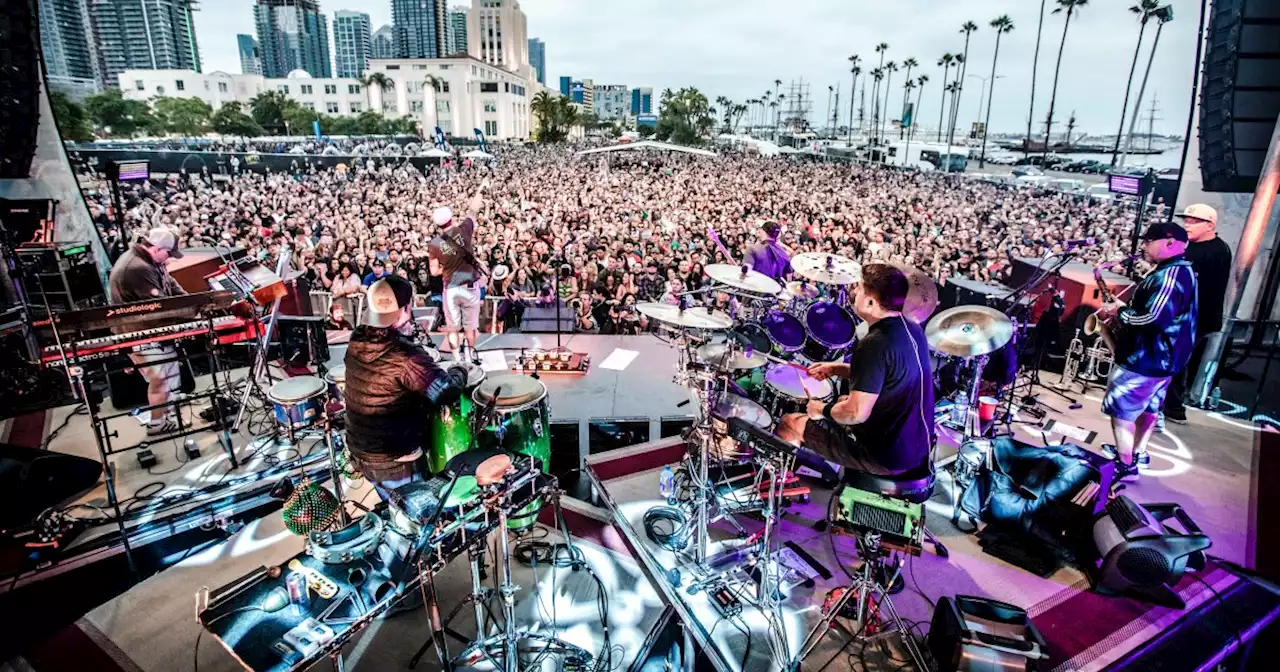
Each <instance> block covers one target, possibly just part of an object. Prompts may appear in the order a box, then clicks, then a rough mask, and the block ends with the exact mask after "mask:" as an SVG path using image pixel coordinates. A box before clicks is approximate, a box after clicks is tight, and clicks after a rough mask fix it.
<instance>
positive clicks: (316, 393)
mask: <svg viewBox="0 0 1280 672" xmlns="http://www.w3.org/2000/svg"><path fill="white" fill-rule="evenodd" d="M324 393H325V383H324V381H323V380H320V379H319V378H317V377H315V376H298V377H296V378H285V379H284V380H282V381H280V382H278V383H276V384H274V385H272V386H271V390H270V391H268V392H267V398H268V399H270V400H271V403H272V404H273V405H274V406H275V414H276V422H278V423H280V425H281V426H283V427H290V428H293V429H301V428H303V427H310V426H311V425H312V424H314V423H315V421H316V420H317V419H319V418H320V412H321V410H322V409H323V407H324V396H325V395H324Z"/></svg>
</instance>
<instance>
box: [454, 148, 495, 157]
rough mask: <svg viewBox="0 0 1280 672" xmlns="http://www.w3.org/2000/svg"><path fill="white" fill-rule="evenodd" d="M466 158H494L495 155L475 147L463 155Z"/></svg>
mask: <svg viewBox="0 0 1280 672" xmlns="http://www.w3.org/2000/svg"><path fill="white" fill-rule="evenodd" d="M462 156H463V158H466V159H492V158H493V155H492V154H490V153H489V152H486V151H484V150H480V149H473V150H471V151H469V152H467V153H466V154H463V155H462Z"/></svg>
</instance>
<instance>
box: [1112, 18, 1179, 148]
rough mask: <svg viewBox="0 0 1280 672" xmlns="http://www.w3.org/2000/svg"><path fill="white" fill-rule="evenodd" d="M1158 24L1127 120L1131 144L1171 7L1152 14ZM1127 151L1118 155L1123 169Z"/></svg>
mask: <svg viewBox="0 0 1280 672" xmlns="http://www.w3.org/2000/svg"><path fill="white" fill-rule="evenodd" d="M1153 15H1154V16H1155V17H1156V19H1158V20H1159V23H1158V24H1157V25H1156V38H1155V39H1154V40H1152V42H1151V54H1150V55H1149V56H1148V57H1147V70H1146V72H1144V73H1143V74H1142V83H1141V84H1139V85H1138V99H1137V100H1135V101H1133V116H1132V117H1131V118H1130V119H1129V134H1128V135H1129V142H1133V132H1134V130H1135V129H1136V128H1137V126H1138V111H1139V109H1141V107H1142V96H1143V94H1145V93H1146V92H1147V79H1149V78H1150V77H1151V65H1152V63H1154V62H1155V60H1156V50H1158V49H1159V48H1160V34H1161V33H1163V32H1164V24H1166V23H1168V22H1170V21H1172V20H1173V7H1172V5H1165V6H1164V7H1161V8H1159V9H1157V10H1156V11H1155V12H1154V14H1153ZM1127 155H1128V150H1127V148H1126V151H1125V153H1124V154H1121V155H1120V167H1121V168H1123V167H1124V157H1125V156H1127Z"/></svg>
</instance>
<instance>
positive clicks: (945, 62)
mask: <svg viewBox="0 0 1280 672" xmlns="http://www.w3.org/2000/svg"><path fill="white" fill-rule="evenodd" d="M955 60H956V57H955V56H952V55H951V54H943V55H942V58H939V59H938V65H940V66H942V104H941V105H939V106H938V142H942V115H943V113H944V112H946V110H947V71H948V70H950V69H951V64H952V63H953V62H954V61H955Z"/></svg>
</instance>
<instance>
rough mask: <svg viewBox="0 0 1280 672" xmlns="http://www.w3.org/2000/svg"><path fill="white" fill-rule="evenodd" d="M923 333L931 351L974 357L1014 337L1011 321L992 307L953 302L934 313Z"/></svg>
mask: <svg viewBox="0 0 1280 672" xmlns="http://www.w3.org/2000/svg"><path fill="white" fill-rule="evenodd" d="M924 333H925V337H926V338H928V339H929V347H930V348H931V349H932V350H933V351H934V352H937V353H939V354H943V355H951V356H953V357H976V356H978V355H986V354H990V353H992V352H995V351H996V350H999V349H1000V348H1002V347H1004V345H1005V343H1008V342H1009V339H1011V338H1013V322H1011V321H1010V320H1009V318H1008V317H1005V314H1004V313H1002V312H1000V311H998V310H996V309H995V308H988V307H986V306H956V307H955V308H948V309H947V310H944V311H942V312H941V313H938V314H937V315H934V316H933V319H932V320H929V324H928V326H926V327H925V329H924Z"/></svg>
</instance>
